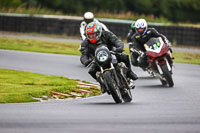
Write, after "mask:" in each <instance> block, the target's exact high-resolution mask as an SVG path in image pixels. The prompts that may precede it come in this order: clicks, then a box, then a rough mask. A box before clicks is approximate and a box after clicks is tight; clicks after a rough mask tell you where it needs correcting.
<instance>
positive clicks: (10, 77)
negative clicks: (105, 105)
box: [0, 69, 100, 103]
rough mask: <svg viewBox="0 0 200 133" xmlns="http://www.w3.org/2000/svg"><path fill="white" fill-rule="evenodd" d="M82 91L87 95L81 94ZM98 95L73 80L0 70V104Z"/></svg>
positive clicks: (92, 89) (92, 87) (91, 88)
mask: <svg viewBox="0 0 200 133" xmlns="http://www.w3.org/2000/svg"><path fill="white" fill-rule="evenodd" d="M82 90H86V91H89V93H82V92H83V91H82ZM55 92H56V93H55ZM98 94H100V90H99V89H98V88H97V87H95V86H91V87H81V86H79V83H78V82H77V80H74V79H68V78H65V77H59V76H48V75H42V74H36V73H30V72H23V71H14V70H7V69H0V103H20V102H37V101H39V100H38V99H36V98H40V99H43V100H48V99H50V98H51V99H52V98H59V99H63V98H76V97H77V96H79V97H86V96H94V95H98Z"/></svg>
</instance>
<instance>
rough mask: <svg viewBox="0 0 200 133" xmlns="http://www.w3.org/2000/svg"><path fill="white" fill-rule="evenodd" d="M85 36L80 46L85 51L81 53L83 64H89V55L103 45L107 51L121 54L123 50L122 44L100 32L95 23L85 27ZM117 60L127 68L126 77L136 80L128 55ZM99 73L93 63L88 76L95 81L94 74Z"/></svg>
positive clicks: (110, 33) (112, 35) (110, 35)
mask: <svg viewBox="0 0 200 133" xmlns="http://www.w3.org/2000/svg"><path fill="white" fill-rule="evenodd" d="M86 36H87V39H85V40H84V41H83V42H82V43H83V44H82V45H84V46H85V50H84V51H83V53H84V54H83V55H84V56H83V58H84V63H85V64H88V63H90V62H91V59H90V55H93V56H94V54H95V50H96V48H97V47H98V46H99V45H101V44H104V45H106V46H107V47H108V49H109V50H110V51H111V50H114V51H115V52H119V53H122V52H123V48H124V43H123V42H122V41H121V40H119V39H118V38H117V37H116V36H115V35H114V34H113V33H112V32H108V31H104V30H102V27H101V26H100V25H99V24H98V23H95V22H91V23H89V24H88V25H87V27H86ZM117 60H118V61H119V62H124V63H125V64H126V66H127V68H128V74H127V76H128V77H129V78H131V79H133V80H136V79H137V78H138V77H137V75H136V74H135V73H133V72H132V70H131V64H130V61H129V57H128V55H126V54H124V53H122V54H121V55H118V56H117ZM97 71H100V69H99V67H98V66H97V65H96V64H95V63H93V64H92V65H91V66H90V69H89V72H88V73H89V74H90V75H91V76H92V77H93V78H94V79H96V80H97V77H96V72H97ZM97 81H98V80H97ZM102 92H103V91H102Z"/></svg>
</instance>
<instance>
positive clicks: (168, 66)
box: [155, 57, 172, 75]
mask: <svg viewBox="0 0 200 133" xmlns="http://www.w3.org/2000/svg"><path fill="white" fill-rule="evenodd" d="M155 62H156V66H157V68H158V72H159V73H160V74H161V75H163V71H162V69H161V67H160V65H164V64H167V68H168V70H169V71H172V68H171V66H170V65H169V62H168V60H167V58H166V57H164V63H160V62H158V60H156V61H155ZM162 62H163V61H162Z"/></svg>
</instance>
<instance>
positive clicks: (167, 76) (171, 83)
mask: <svg viewBox="0 0 200 133" xmlns="http://www.w3.org/2000/svg"><path fill="white" fill-rule="evenodd" d="M161 69H162V71H163V74H164V77H165V79H166V80H167V83H168V84H169V87H173V86H174V81H173V79H172V75H171V73H170V71H169V70H168V67H167V65H166V64H165V65H162V66H161Z"/></svg>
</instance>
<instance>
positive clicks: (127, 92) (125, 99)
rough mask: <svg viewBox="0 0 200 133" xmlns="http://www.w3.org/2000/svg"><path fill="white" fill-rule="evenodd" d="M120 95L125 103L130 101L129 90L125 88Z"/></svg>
mask: <svg viewBox="0 0 200 133" xmlns="http://www.w3.org/2000/svg"><path fill="white" fill-rule="evenodd" d="M122 97H123V100H124V102H125V103H129V102H131V101H132V94H131V90H130V89H127V90H126V92H125V93H124V94H123V95H122Z"/></svg>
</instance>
